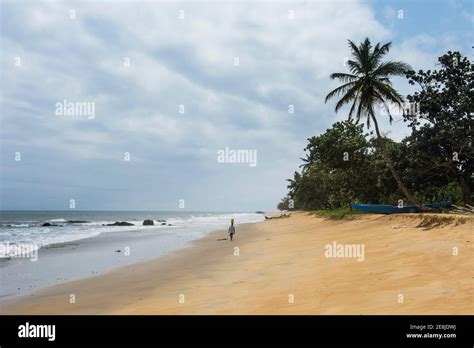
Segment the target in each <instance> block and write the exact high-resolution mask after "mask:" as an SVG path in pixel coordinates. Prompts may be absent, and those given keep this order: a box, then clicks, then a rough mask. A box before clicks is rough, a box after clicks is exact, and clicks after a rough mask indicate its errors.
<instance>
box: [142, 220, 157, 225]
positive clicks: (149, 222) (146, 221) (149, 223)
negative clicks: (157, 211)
mask: <svg viewBox="0 0 474 348" xmlns="http://www.w3.org/2000/svg"><path fill="white" fill-rule="evenodd" d="M154 224H155V223H154V222H153V220H144V221H143V226H153V225H154Z"/></svg>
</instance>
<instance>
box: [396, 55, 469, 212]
mask: <svg viewBox="0 0 474 348" xmlns="http://www.w3.org/2000/svg"><path fill="white" fill-rule="evenodd" d="M438 61H439V63H440V69H439V70H433V71H431V70H428V71H426V72H425V71H423V70H419V71H418V72H415V71H409V72H408V73H407V78H408V79H409V83H410V84H412V85H417V86H418V87H419V88H420V90H419V91H417V92H415V93H414V94H413V95H408V96H407V99H408V101H410V102H411V103H412V105H414V106H415V107H412V108H410V110H411V111H412V112H410V113H407V114H406V115H405V116H404V119H405V121H407V122H408V123H409V125H410V126H411V128H412V135H411V138H410V140H411V144H412V147H413V153H414V154H415V158H417V161H419V163H420V164H421V166H422V167H424V170H423V171H422V173H423V176H424V177H426V176H428V177H429V178H433V177H436V178H437V179H442V180H443V181H444V182H445V184H447V182H449V181H456V182H457V183H458V185H459V187H460V190H461V192H462V196H463V201H464V203H465V204H470V205H472V204H473V203H472V202H473V196H472V194H473V189H474V185H473V178H472V175H473V170H474V147H473V146H472V138H473V129H474V121H473V111H474V74H473V65H472V64H471V62H470V61H469V60H468V59H467V58H466V57H463V56H462V55H461V54H460V53H459V52H451V51H449V52H447V53H446V54H444V55H443V56H441V57H439V58H438ZM418 167H419V166H418ZM419 179H420V180H423V178H419Z"/></svg>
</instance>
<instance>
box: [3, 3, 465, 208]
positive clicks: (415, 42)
mask: <svg viewBox="0 0 474 348" xmlns="http://www.w3.org/2000/svg"><path fill="white" fill-rule="evenodd" d="M0 4H1V7H0V11H1V13H0V21H1V23H0V24H1V26H0V27H1V37H0V45H1V47H0V62H1V67H0V74H1V76H0V77H1V82H0V83H1V85H0V100H1V105H0V113H1V115H0V116H1V118H0V168H1V171H0V194H1V195H0V209H1V210H68V209H70V208H71V207H74V209H77V210H168V211H176V210H188V211H253V210H275V209H276V205H277V203H278V202H279V201H280V199H281V198H282V197H283V196H285V195H286V193H287V189H286V185H287V182H286V179H288V178H291V177H292V176H293V172H294V171H295V170H298V166H299V164H300V163H301V160H300V157H304V151H303V149H304V147H305V145H306V142H307V138H308V137H311V136H313V135H318V134H321V133H322V132H324V131H325V130H326V129H327V128H329V127H330V126H331V125H332V124H333V123H334V122H337V121H340V120H343V119H345V118H346V117H347V110H341V111H339V113H338V114H335V112H334V106H335V102H334V101H330V102H328V103H327V104H325V103H324V98H325V96H326V94H327V93H328V92H329V91H330V90H332V89H333V88H335V87H336V86H337V82H336V81H332V80H330V78H329V75H330V74H331V73H333V72H346V71H347V68H346V66H345V61H346V60H347V58H348V57H349V56H350V51H349V49H348V46H347V40H348V39H351V40H352V41H354V42H360V41H362V40H363V39H365V38H366V37H369V38H370V39H371V41H372V42H374V43H376V42H382V43H385V42H389V41H391V42H392V48H391V50H390V52H389V54H388V56H387V59H390V60H401V61H404V62H406V63H409V64H410V65H411V66H412V67H413V68H414V69H415V70H418V69H434V68H436V66H435V64H436V62H437V57H438V56H440V55H442V54H443V53H445V52H447V51H448V50H451V51H460V52H461V53H462V54H463V55H466V56H468V57H469V58H470V59H472V49H471V45H472V43H473V40H472V33H473V23H474V11H473V8H472V2H471V1H460V0H458V1H455V0H447V1H438V0H426V1H423V0H406V1H399V0H393V1H392V0H388V1H375V0H370V1H337V0H336V1H334V0H333V1H278V2H277V1H256V2H250V1H244V2H232V1H213V2H211V1H202V2H197V1H188V2H163V1H111V2H104V1H79V2H74V1H67V2H65V1H57V2H54V1H42V0H39V1H31V2H22V3H21V4H19V3H18V2H13V1H1V2H0ZM393 82H394V86H395V87H396V88H397V89H398V90H399V92H400V93H402V94H404V95H406V94H407V93H410V92H412V91H413V90H412V89H410V88H413V87H411V86H409V85H408V83H407V81H406V79H404V78H397V79H395V80H394V81H393ZM67 103H69V104H67ZM63 105H65V106H66V110H61V108H60V107H61V106H63ZM71 105H72V109H68V108H67V107H71ZM80 106H87V107H88V108H89V109H87V108H85V109H80ZM290 109H291V111H293V112H290ZM67 110H69V111H70V112H68V111H67ZM71 110H72V111H71ZM87 111H88V112H87ZM379 117H380V123H381V124H380V126H381V129H382V131H383V132H384V134H386V135H387V136H389V137H391V138H393V139H396V140H400V139H402V138H403V137H404V136H405V135H408V134H409V131H408V129H407V128H406V126H405V124H404V123H403V122H402V121H400V119H399V117H398V118H396V120H395V122H394V123H393V124H392V125H390V124H389V122H388V117H386V116H384V115H380V116H379ZM233 150H235V151H237V150H242V151H240V152H239V155H242V157H236V158H234V159H240V160H241V161H240V163H232V162H236V161H237V160H235V161H234V159H233V158H232V157H231V155H230V154H231V153H232V151H233ZM223 151H227V154H229V156H227V157H225V160H224V161H222V160H219V156H218V153H221V154H222V152H223ZM243 154H246V155H249V154H250V155H253V154H254V155H255V156H256V157H255V161H254V163H253V164H255V165H252V163H249V161H248V157H247V158H245V157H244V156H243ZM237 162H238V161H237ZM72 200H73V201H72ZM71 203H73V205H71Z"/></svg>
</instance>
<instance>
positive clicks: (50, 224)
mask: <svg viewBox="0 0 474 348" xmlns="http://www.w3.org/2000/svg"><path fill="white" fill-rule="evenodd" d="M41 226H43V227H50V226H58V225H55V224H52V223H49V222H45V223H44V224H42V225H41Z"/></svg>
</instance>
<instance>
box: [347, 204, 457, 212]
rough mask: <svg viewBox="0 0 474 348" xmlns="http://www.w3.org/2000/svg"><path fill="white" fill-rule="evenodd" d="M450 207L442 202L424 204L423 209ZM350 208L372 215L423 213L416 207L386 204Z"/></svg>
mask: <svg viewBox="0 0 474 348" xmlns="http://www.w3.org/2000/svg"><path fill="white" fill-rule="evenodd" d="M450 206H451V201H442V202H434V203H429V204H425V205H424V206H423V207H426V208H428V209H427V210H430V209H442V208H449V207H450ZM352 208H353V209H356V210H359V211H361V212H364V213H374V214H402V213H420V212H422V211H424V210H423V209H420V208H418V207H417V206H416V205H405V206H403V207H398V206H396V205H386V204H352Z"/></svg>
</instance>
